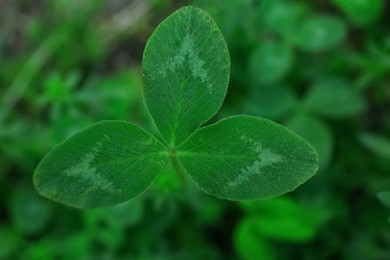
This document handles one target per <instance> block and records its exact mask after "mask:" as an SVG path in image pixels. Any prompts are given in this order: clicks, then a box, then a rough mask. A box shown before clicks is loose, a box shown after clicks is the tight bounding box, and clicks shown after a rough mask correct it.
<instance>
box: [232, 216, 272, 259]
mask: <svg viewBox="0 0 390 260" xmlns="http://www.w3.org/2000/svg"><path fill="white" fill-rule="evenodd" d="M234 245H235V247H236V251H237V253H238V255H239V256H240V259H245V260H259V259H262V260H272V259H276V257H275V254H274V252H273V248H272V247H271V245H270V244H268V243H267V241H266V239H265V238H263V237H262V236H261V234H259V233H258V232H257V230H256V229H255V221H254V220H253V219H250V218H249V219H244V220H242V221H241V222H240V223H239V224H238V226H237V228H236V230H235V234H234Z"/></svg>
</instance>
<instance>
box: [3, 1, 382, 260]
mask: <svg viewBox="0 0 390 260" xmlns="http://www.w3.org/2000/svg"><path fill="white" fill-rule="evenodd" d="M184 5H195V6H198V7H201V8H203V9H205V10H207V11H208V12H209V13H210V14H211V15H212V16H213V17H214V19H215V20H216V21H217V23H218V25H219V26H220V28H221V30H222V32H223V35H224V36H225V38H226V41H227V43H228V47H229V51H230V54H231V59H232V71H231V81H230V86H229V92H228V95H227V98H226V101H225V103H224V105H223V107H222V109H221V111H220V112H219V113H218V114H217V115H216V117H215V118H214V119H213V120H212V121H215V120H217V119H220V118H223V117H226V116H229V115H234V114H243V113H246V114H253V115H259V116H264V117H267V118H270V119H272V120H275V121H277V122H279V123H281V124H283V125H285V126H288V127H289V128H291V129H292V130H294V131H295V132H297V133H298V134H300V135H301V136H303V137H304V138H305V139H306V140H308V141H309V142H310V143H311V144H312V145H313V146H314V147H315V148H316V149H317V151H318V153H319V155H320V170H319V172H318V173H317V174H316V175H315V177H313V178H312V179H311V180H309V181H308V182H307V183H305V184H304V185H303V186H301V187H299V188H298V189H297V190H296V191H294V192H292V193H290V194H287V195H285V196H283V197H280V198H276V199H271V200H267V201H255V202H246V203H234V202H230V201H224V200H218V199H215V198H213V197H211V196H208V195H207V194H205V193H204V192H202V191H201V190H200V189H199V188H197V187H196V186H194V185H192V184H191V183H189V184H187V185H182V183H181V182H180V179H179V178H178V177H177V176H176V174H175V173H174V172H173V170H172V169H171V167H168V168H167V169H166V170H165V171H164V172H163V173H162V174H161V175H160V176H159V178H158V180H157V181H156V183H155V184H154V185H153V186H152V187H151V188H150V189H149V190H148V191H147V192H146V193H145V194H143V195H142V196H140V197H139V198H137V199H135V200H133V201H130V202H128V203H125V204H122V205H118V206H114V207H110V208H102V209H92V210H77V209H73V208H69V207H66V206H63V205H60V204H56V203H54V202H51V201H49V200H47V199H45V198H43V197H40V196H39V195H38V194H37V192H36V191H35V190H34V187H33V184H32V174H33V171H34V168H35V167H36V165H37V164H38V162H39V161H40V159H41V158H42V157H43V156H44V155H45V154H46V153H47V152H48V151H49V150H50V149H51V148H52V147H53V146H54V145H55V144H57V143H58V142H60V141H62V140H63V139H64V138H66V137H68V136H69V135H71V134H73V133H75V132H76V131H78V130H81V129H82V128H84V127H86V126H87V125H89V124H91V123H93V122H96V121H99V120H103V119H124V120H129V121H132V122H135V123H137V124H139V125H141V126H143V127H144V128H145V129H149V130H151V129H153V126H152V123H151V119H150V117H149V116H148V114H147V112H146V110H145V107H144V105H143V100H142V78H141V58H142V52H143V48H144V46H145V43H146V41H147V39H148V37H149V36H150V34H151V33H152V32H153V30H154V28H155V27H156V26H157V25H158V23H159V22H161V21H162V19H164V18H165V17H166V16H168V15H169V14H171V13H172V12H174V11H175V10H177V9H178V8H180V7H181V6H184ZM389 25H390V2H389V1H385V0H331V1H321V0H301V1H288V0H264V1H256V0H223V1H222V0H220V1H217V0H195V1H189V0H188V1H173V0H134V1H131V0H111V1H102V0H51V1H45V0H34V1H31V0H30V1H29V0H0V259H256V260H260V259H265V260H267V259H364V260H365V259H390V228H389V222H388V218H389V216H390V192H388V191H386V190H390V80H389V75H390V27H389Z"/></svg>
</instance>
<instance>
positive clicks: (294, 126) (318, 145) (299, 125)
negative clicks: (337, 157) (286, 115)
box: [286, 115, 333, 170]
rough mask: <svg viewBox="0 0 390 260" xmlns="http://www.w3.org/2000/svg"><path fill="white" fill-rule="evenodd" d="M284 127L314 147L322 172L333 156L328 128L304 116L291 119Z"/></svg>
mask: <svg viewBox="0 0 390 260" xmlns="http://www.w3.org/2000/svg"><path fill="white" fill-rule="evenodd" d="M286 126H287V127H288V128H289V129H291V130H293V131H294V132H296V133H297V134H299V135H300V136H302V137H303V138H305V140H306V141H308V142H309V143H310V144H311V145H313V146H314V148H315V149H316V150H317V152H318V155H319V157H320V163H319V164H320V169H321V170H324V169H325V168H326V167H327V166H328V164H329V162H330V160H331V157H332V154H333V136H332V132H331V130H330V129H329V127H328V126H327V125H326V124H324V123H323V122H321V121H320V120H318V119H316V118H314V117H311V116H306V115H297V116H295V117H293V118H291V119H290V120H288V121H287V123H286Z"/></svg>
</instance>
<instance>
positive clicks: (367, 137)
mask: <svg viewBox="0 0 390 260" xmlns="http://www.w3.org/2000/svg"><path fill="white" fill-rule="evenodd" d="M359 141H360V143H361V144H362V145H363V146H364V147H365V148H366V149H368V150H369V151H370V152H372V153H373V154H375V155H377V156H379V157H382V158H383V159H386V160H390V139H389V138H386V137H383V136H379V135H375V134H371V133H361V134H360V135H359Z"/></svg>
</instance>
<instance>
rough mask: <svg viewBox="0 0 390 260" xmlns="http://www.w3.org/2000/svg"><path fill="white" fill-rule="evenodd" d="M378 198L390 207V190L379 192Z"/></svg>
mask: <svg viewBox="0 0 390 260" xmlns="http://www.w3.org/2000/svg"><path fill="white" fill-rule="evenodd" d="M377 196H378V199H379V200H380V201H381V202H382V203H383V205H385V206H386V207H388V208H390V191H382V192H379V193H378V194H377Z"/></svg>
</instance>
